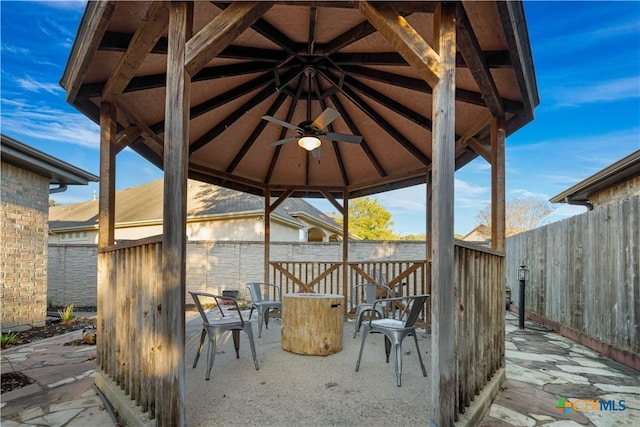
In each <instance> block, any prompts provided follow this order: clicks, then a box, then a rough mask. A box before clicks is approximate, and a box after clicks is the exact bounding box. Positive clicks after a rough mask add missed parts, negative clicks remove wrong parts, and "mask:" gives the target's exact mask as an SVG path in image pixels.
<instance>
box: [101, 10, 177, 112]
mask: <svg viewBox="0 0 640 427" xmlns="http://www.w3.org/2000/svg"><path fill="white" fill-rule="evenodd" d="M168 20H169V8H168V6H167V3H166V2H162V1H156V2H153V3H151V5H150V6H149V9H148V10H147V13H146V14H145V17H144V19H143V20H142V22H143V23H142V25H140V26H139V27H138V29H137V31H136V33H135V34H134V35H133V38H132V39H131V43H129V46H128V47H127V51H126V52H125V54H124V55H122V57H121V58H120V62H119V63H118V65H117V66H116V68H115V70H114V71H113V73H111V77H109V80H107V83H106V84H105V85H104V88H103V90H102V99H103V100H105V101H109V102H111V101H113V100H114V99H115V98H117V97H118V96H119V95H120V94H121V93H122V92H123V91H124V89H125V88H126V87H127V85H128V84H129V81H131V79H132V78H133V76H134V75H135V72H136V71H137V69H138V67H140V65H142V62H143V61H144V59H145V58H146V57H147V55H148V54H149V52H151V49H152V48H153V47H154V46H155V44H156V43H157V42H158V39H160V36H162V35H163V34H164V31H165V30H166V28H167V22H168Z"/></svg>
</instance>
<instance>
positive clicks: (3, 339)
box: [0, 332, 18, 347]
mask: <svg viewBox="0 0 640 427" xmlns="http://www.w3.org/2000/svg"><path fill="white" fill-rule="evenodd" d="M17 341H18V334H17V333H15V332H7V333H4V334H2V333H0V345H1V346H2V347H4V346H5V345H9V344H15V343H16V342H17Z"/></svg>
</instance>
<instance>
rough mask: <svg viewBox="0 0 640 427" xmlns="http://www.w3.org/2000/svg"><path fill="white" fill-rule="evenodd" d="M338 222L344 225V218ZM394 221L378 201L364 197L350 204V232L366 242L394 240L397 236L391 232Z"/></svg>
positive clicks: (337, 219)
mask: <svg viewBox="0 0 640 427" xmlns="http://www.w3.org/2000/svg"><path fill="white" fill-rule="evenodd" d="M336 221H337V222H338V223H340V224H341V225H342V223H343V221H342V218H340V217H337V218H336ZM392 225H393V221H391V213H390V212H389V211H387V210H386V209H385V208H384V206H382V204H380V202H379V201H378V199H373V200H371V198H369V197H364V198H360V199H353V200H351V201H350V202H349V232H351V233H354V234H356V235H358V236H359V237H360V238H362V239H364V240H394V239H397V236H396V235H395V233H394V232H393V230H391V226H392Z"/></svg>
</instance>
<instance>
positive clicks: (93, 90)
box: [78, 61, 273, 98]
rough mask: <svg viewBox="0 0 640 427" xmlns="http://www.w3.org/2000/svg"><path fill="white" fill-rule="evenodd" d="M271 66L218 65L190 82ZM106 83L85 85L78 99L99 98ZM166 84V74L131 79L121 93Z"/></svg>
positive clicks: (258, 64)
mask: <svg viewBox="0 0 640 427" xmlns="http://www.w3.org/2000/svg"><path fill="white" fill-rule="evenodd" d="M272 69H273V64H272V63H270V62H265V61H251V62H243V63H239V64H228V65H219V66H216V67H207V68H203V69H202V70H200V71H199V72H198V73H197V74H196V75H195V76H193V78H192V79H191V82H193V83H196V82H203V81H209V80H216V79H223V78H225V77H233V76H242V75H246V74H254V73H259V72H262V71H270V70H272ZM105 84H106V82H97V83H87V84H84V85H82V86H81V87H80V90H79V91H78V97H84V98H92V97H95V96H99V95H100V94H101V93H102V91H103V89H104V86H105ZM166 84H167V74H166V73H159V74H150V75H148V76H143V77H134V78H132V79H131V81H130V82H129V84H128V85H127V87H126V88H125V89H124V91H123V93H128V92H136V91H140V90H149V89H157V88H161V87H165V86H166Z"/></svg>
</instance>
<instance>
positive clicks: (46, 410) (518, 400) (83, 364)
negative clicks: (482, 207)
mask: <svg viewBox="0 0 640 427" xmlns="http://www.w3.org/2000/svg"><path fill="white" fill-rule="evenodd" d="M526 326H527V327H526V329H525V330H520V329H518V327H517V317H516V316H514V315H513V314H511V313H507V322H506V333H507V334H506V363H505V365H506V371H507V380H506V381H505V383H504V384H503V386H502V388H501V391H500V392H499V393H498V395H497V396H496V398H495V399H494V401H493V404H492V405H491V408H490V411H489V413H488V414H487V415H486V416H485V417H484V418H483V419H482V421H481V422H480V425H481V426H483V427H489V426H492V427H502V426H542V425H544V426H548V427H578V426H603V427H604V426H615V427H637V426H640V372H638V371H636V370H633V369H631V368H628V367H626V366H624V365H621V364H619V363H617V362H615V361H613V360H611V359H609V358H607V357H604V356H601V355H599V354H598V353H596V352H593V351H591V350H589V349H588V348H586V347H584V346H582V345H580V344H577V343H575V342H574V341H571V340H570V339H567V338H564V337H562V336H561V335H559V334H556V333H553V332H546V331H544V330H543V329H542V328H540V327H539V326H537V325H535V324H532V323H529V322H527V325H526ZM80 336H81V332H80V331H77V332H74V333H71V334H66V335H63V336H59V337H54V338H49V339H46V340H42V341H38V342H35V343H32V344H27V345H23V346H19V347H14V348H10V349H8V350H5V351H3V352H2V373H5V372H9V371H10V370H11V369H15V370H17V371H21V372H23V373H24V374H26V375H28V376H30V377H31V378H33V379H35V380H36V383H35V384H32V385H29V386H27V387H23V388H21V389H18V390H14V391H11V392H8V393H4V394H2V397H1V403H0V405H1V406H0V407H1V411H2V414H1V418H2V427H13V426H70V427H71V426H78V427H80V426H82V427H85V426H96V427H102V426H116V425H117V422H116V420H115V418H114V417H113V415H112V414H111V413H110V411H109V410H108V408H107V406H106V405H105V403H104V402H103V401H102V399H101V398H100V396H99V394H98V392H97V391H96V389H95V388H94V386H93V376H94V372H95V367H96V366H95V362H94V360H93V359H94V354H95V347H93V346H65V345H64V343H65V342H69V341H72V340H74V339H77V338H79V337H80ZM345 339H346V338H345ZM427 360H428V358H427ZM425 424H426V420H425Z"/></svg>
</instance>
